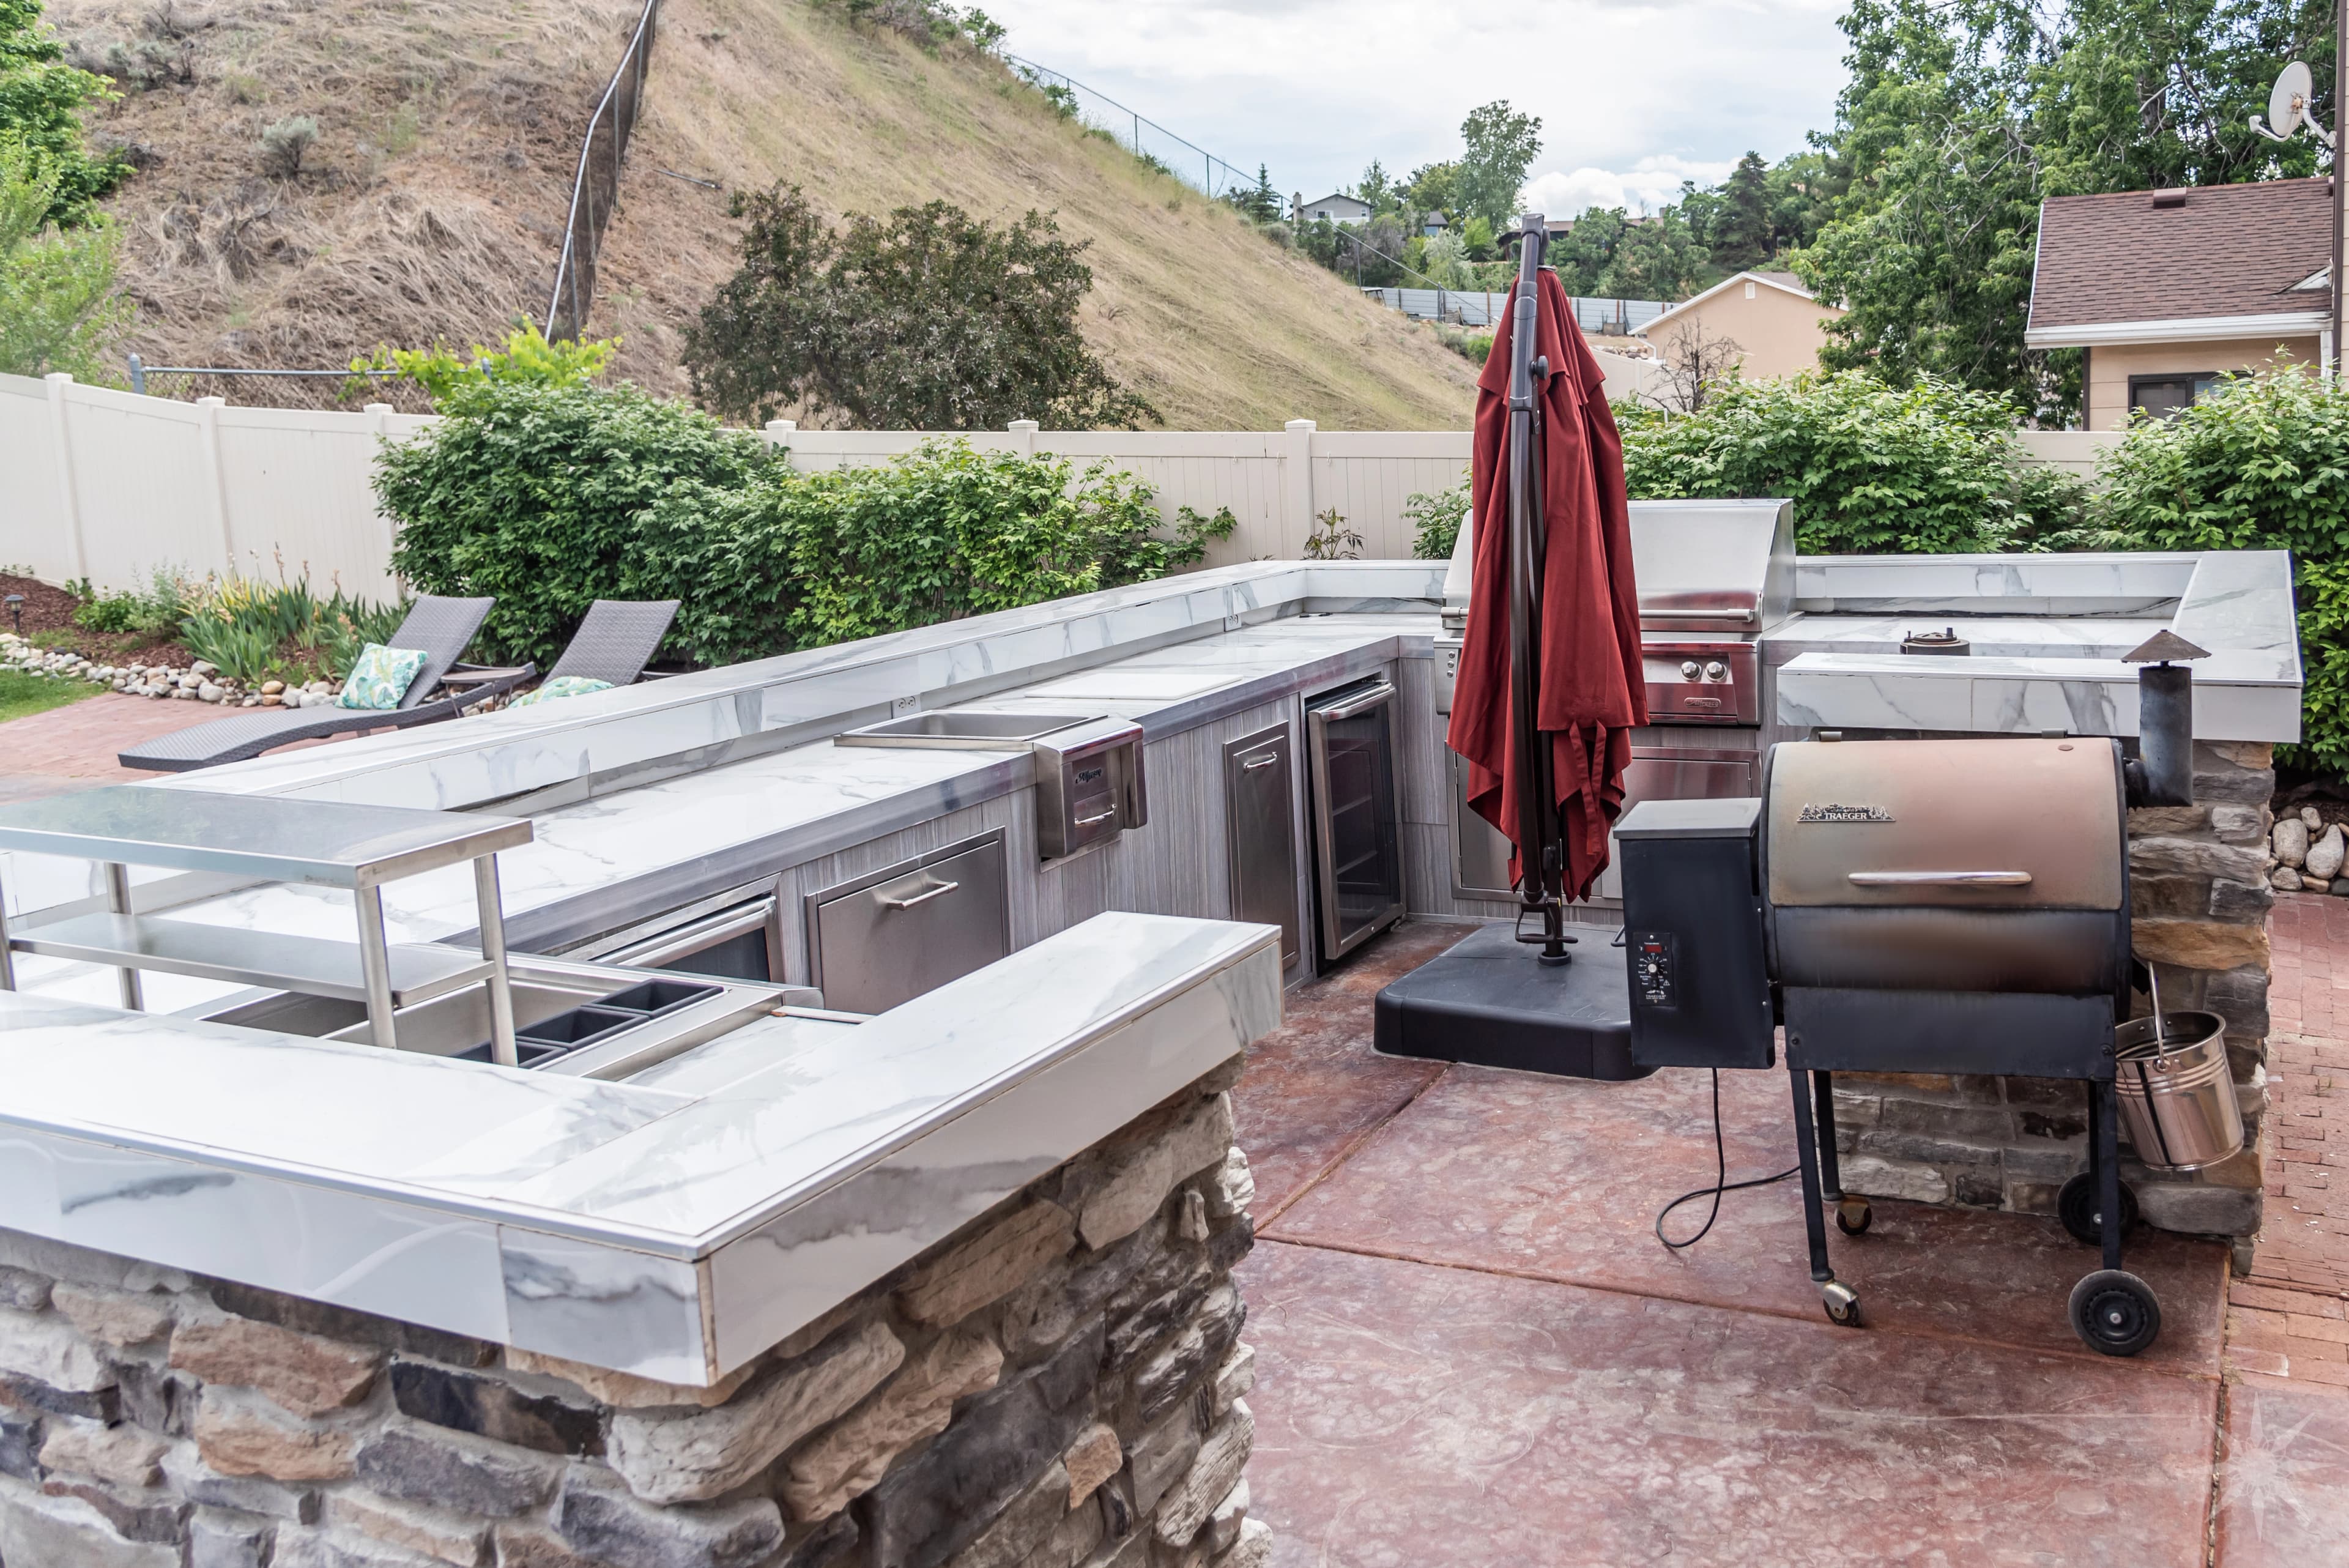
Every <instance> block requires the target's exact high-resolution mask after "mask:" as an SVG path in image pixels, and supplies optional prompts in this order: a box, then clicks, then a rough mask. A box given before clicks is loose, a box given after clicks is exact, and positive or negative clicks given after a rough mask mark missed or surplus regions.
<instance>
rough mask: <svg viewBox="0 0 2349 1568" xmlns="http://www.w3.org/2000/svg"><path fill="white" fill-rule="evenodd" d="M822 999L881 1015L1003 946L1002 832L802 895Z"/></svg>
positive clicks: (1007, 936) (1006, 947) (983, 963)
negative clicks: (804, 896)
mask: <svg viewBox="0 0 2349 1568" xmlns="http://www.w3.org/2000/svg"><path fill="white" fill-rule="evenodd" d="M807 928H808V971H809V978H810V979H812V981H814V982H815V984H816V985H817V986H818V987H819V988H820V989H821V990H822V991H823V1004H824V1006H826V1007H827V1008H831V1009H833V1010H834V1011H837V1012H885V1011H887V1010H888V1009H890V1008H892V1007H895V1006H896V1005H897V1004H898V1003H899V1002H907V1001H910V1000H912V999H913V998H915V997H916V996H919V995H921V994H922V993H923V992H927V991H934V990H936V988H937V987H939V986H941V985H944V984H945V983H946V982H947V981H950V980H956V979H959V978H960V977H961V976H963V975H966V974H968V973H970V972H971V971H973V970H976V969H984V968H986V967H987V966H988V964H991V963H993V962H994V961H996V960H997V959H999V958H1002V957H1003V956H1004V955H1005V954H1007V953H1009V951H1010V950H1011V911H1010V901H1009V893H1008V885H1007V882H1006V878H1005V872H1004V856H1003V835H1002V834H1001V833H1000V832H997V833H990V834H988V835H986V836H983V837H979V838H973V839H966V840H964V841H963V842H962V843H960V844H955V845H949V846H947V847H946V848H944V849H936V850H933V851H931V852H930V853H929V854H927V855H924V856H920V857H916V858H915V859H912V860H905V861H900V862H899V863H898V864H896V865H895V866H892V867H888V868H887V869H885V870H882V871H876V872H874V873H872V874H871V875H869V876H865V877H858V878H857V879H856V880H855V881H854V882H843V883H841V884H840V885H838V886H837V887H832V888H824V889H823V891H822V892H817V893H811V894H809V895H808V896H807Z"/></svg>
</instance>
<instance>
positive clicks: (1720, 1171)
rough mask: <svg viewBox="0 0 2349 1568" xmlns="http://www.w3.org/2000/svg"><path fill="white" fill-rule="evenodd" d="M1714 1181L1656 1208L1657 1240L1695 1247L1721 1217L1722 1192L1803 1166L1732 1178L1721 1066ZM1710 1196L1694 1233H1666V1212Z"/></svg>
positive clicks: (1716, 1076) (1716, 1084) (1762, 1183)
mask: <svg viewBox="0 0 2349 1568" xmlns="http://www.w3.org/2000/svg"><path fill="white" fill-rule="evenodd" d="M1800 1169H1802V1167H1801V1166H1799V1165H1790V1166H1788V1167H1787V1168H1785V1169H1784V1170H1782V1171H1780V1172H1779V1173H1778V1174H1777V1175H1775V1176H1757V1177H1755V1178H1754V1179H1753V1180H1751V1181H1732V1180H1730V1179H1729V1150H1728V1147H1727V1146H1726V1145H1724V1144H1723V1141H1722V1136H1721V1069H1720V1068H1718V1067H1715V1068H1713V1185H1712V1186H1711V1187H1700V1188H1698V1189H1696V1190H1695V1191H1693V1192H1683V1193H1682V1194H1681V1195H1680V1196H1679V1197H1678V1198H1675V1199H1672V1200H1671V1202H1670V1203H1667V1204H1665V1205H1664V1206H1663V1207H1662V1208H1661V1209H1659V1210H1656V1240H1657V1241H1661V1242H1662V1243H1663V1244H1664V1245H1665V1246H1666V1247H1669V1248H1670V1249H1671V1250H1672V1251H1675V1252H1677V1251H1681V1250H1682V1248H1684V1247H1693V1246H1695V1245H1696V1244H1697V1243H1698V1242H1699V1241H1703V1240H1704V1238H1705V1235H1706V1233H1707V1232H1709V1231H1712V1229H1713V1221H1714V1220H1718V1219H1720V1218H1721V1195H1722V1194H1723V1193H1724V1192H1740V1191H1743V1190H1744V1189H1746V1188H1748V1187H1767V1186H1769V1185H1770V1184H1771V1183H1772V1182H1774V1181H1784V1180H1785V1179H1786V1178H1788V1177H1790V1176H1792V1175H1794V1174H1795V1172H1796V1171H1798V1170H1800ZM1708 1196H1710V1197H1711V1198H1712V1199H1713V1210H1712V1211H1711V1212H1710V1213H1708V1214H1707V1215H1705V1217H1704V1223H1703V1224H1702V1225H1701V1226H1699V1227H1697V1232H1696V1234H1695V1235H1693V1236H1691V1237H1690V1238H1689V1239H1688V1240H1687V1241H1673V1240H1672V1239H1671V1237H1670V1236H1667V1235H1665V1234H1664V1216H1665V1215H1667V1214H1670V1213H1671V1211H1672V1210H1675V1209H1678V1208H1679V1207H1680V1206H1681V1205H1682V1204H1683V1203H1693V1202H1695V1201H1696V1200H1697V1199H1700V1198H1704V1197H1708Z"/></svg>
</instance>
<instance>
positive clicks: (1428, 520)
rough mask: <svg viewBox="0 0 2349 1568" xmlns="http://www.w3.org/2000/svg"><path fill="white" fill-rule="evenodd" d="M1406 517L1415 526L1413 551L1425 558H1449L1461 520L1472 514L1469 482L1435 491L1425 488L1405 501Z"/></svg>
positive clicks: (1457, 537)
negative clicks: (1430, 491) (1469, 511)
mask: <svg viewBox="0 0 2349 1568" xmlns="http://www.w3.org/2000/svg"><path fill="white" fill-rule="evenodd" d="M1402 515H1403V521H1404V522H1406V523H1409V524H1411V527H1412V541H1411V553H1412V554H1413V555H1414V556H1418V557H1419V558H1420V559H1421V560H1423V561H1448V560H1450V559H1451V558H1452V547H1453V545H1455V544H1456V543H1458V542H1459V538H1460V524H1462V523H1464V522H1465V521H1466V520H1467V517H1468V482H1467V481H1466V480H1462V481H1461V482H1460V483H1457V484H1455V485H1454V486H1453V487H1452V488H1451V489H1449V490H1439V491H1436V492H1434V493H1433V494H1431V493H1427V492H1425V491H1421V492H1417V493H1414V494H1413V495H1412V496H1411V498H1410V499H1409V500H1407V501H1405V502H1404V503H1403V504H1402Z"/></svg>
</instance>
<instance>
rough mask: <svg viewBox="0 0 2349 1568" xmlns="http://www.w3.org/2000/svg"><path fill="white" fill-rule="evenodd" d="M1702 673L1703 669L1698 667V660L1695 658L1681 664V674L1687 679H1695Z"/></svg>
mask: <svg viewBox="0 0 2349 1568" xmlns="http://www.w3.org/2000/svg"><path fill="white" fill-rule="evenodd" d="M1702 673H1703V671H1702V670H1701V669H1699V668H1698V665H1697V661H1696V660H1695V659H1690V660H1689V661H1688V662H1687V663H1685V664H1683V665H1682V666H1681V675H1682V678H1683V679H1685V680H1695V679H1696V678H1697V677H1698V676H1699V675H1701V674H1702Z"/></svg>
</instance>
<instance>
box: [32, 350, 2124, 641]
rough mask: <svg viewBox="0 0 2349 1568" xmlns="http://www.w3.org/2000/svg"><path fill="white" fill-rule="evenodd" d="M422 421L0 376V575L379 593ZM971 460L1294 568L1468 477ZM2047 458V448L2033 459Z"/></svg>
mask: <svg viewBox="0 0 2349 1568" xmlns="http://www.w3.org/2000/svg"><path fill="white" fill-rule="evenodd" d="M433 422H434V416H432V415H429V414H402V413H395V412H393V411H392V410H390V409H389V408H388V407H386V406H383V405H380V404H377V405H370V406H369V408H368V409H367V410H366V411H364V412H361V413H339V412H332V411H322V410H304V409H248V408H237V407H233V406H230V405H228V404H226V403H223V402H222V400H219V399H217V398H206V399H203V400H201V401H198V402H195V403H181V402H173V401H171V400H165V399H161V398H145V397H140V396H137V395H135V394H133V393H129V392H119V391H114V390H111V389H107V388H101V387H85V386H81V385H78V383H76V382H75V381H74V380H73V379H72V378H71V377H69V376H62V375H57V376H49V377H46V378H44V379H40V380H33V379H27V378H25V377H22V376H0V565H5V566H11V567H15V568H18V569H28V570H29V571H30V574H31V575H32V576H36V577H39V578H42V579H43V580H45V581H48V582H59V583H61V582H66V581H68V580H70V579H73V578H77V577H87V578H88V579H89V580H90V581H91V582H92V583H93V584H95V585H97V586H98V587H101V588H117V587H136V586H139V585H140V584H141V583H143V582H144V580H145V578H146V576H147V575H148V574H149V573H150V571H152V570H153V569H154V568H155V567H157V566H177V567H181V568H183V569H185V570H189V571H191V572H195V573H198V574H202V573H204V572H222V573H228V572H235V573H239V574H242V575H244V576H254V575H259V576H264V577H274V576H276V575H277V572H278V570H279V569H280V567H281V566H282V567H283V569H284V571H285V574H286V575H287V576H294V575H295V574H297V573H307V575H308V576H309V577H310V580H311V583H312V585H313V586H314V587H318V588H320V589H322V590H323V589H324V588H326V587H327V586H328V585H329V584H330V583H339V584H340V585H341V586H342V587H343V588H344V589H345V590H346V591H347V592H351V593H356V594H361V595H364V596H366V597H370V598H376V599H383V598H388V597H392V596H393V595H395V594H396V593H397V592H398V584H397V582H396V581H395V580H394V579H393V577H392V575H391V544H392V526H391V524H390V522H389V520H388V519H387V518H385V517H384V516H383V515H382V514H380V513H378V511H377V510H376V506H375V495H374V492H373V490H372V489H371V488H370V483H369V481H370V479H371V477H372V473H373V468H374V463H375V455H376V452H377V450H378V444H379V443H380V442H383V441H405V440H408V439H409V437H411V436H413V435H415V434H416V433H417V432H418V431H421V430H424V429H425V428H427V427H428V426H429V425H430V424H432V423H433ZM766 436H767V439H768V440H769V441H772V442H774V443H775V444H776V445H777V446H779V447H781V449H782V451H783V453H784V456H785V460H786V461H787V462H791V463H792V465H793V466H795V467H798V468H802V469H809V470H819V469H831V468H841V467H847V466H853V465H855V464H861V463H876V462H886V461H887V460H888V459H889V458H891V457H893V456H895V455H896V454H897V453H899V452H909V451H911V450H912V449H913V448H914V447H916V446H917V445H918V444H920V443H921V441H924V440H926V439H927V438H926V437H925V436H924V435H922V434H920V433H918V432H915V431H802V430H799V429H796V428H795V427H793V426H792V424H791V423H790V422H789V421H775V422H774V423H772V424H771V425H769V426H768V427H767V429H766ZM2021 439H2022V440H2023V443H2024V445H2025V448H2026V451H2027V452H2030V453H2031V454H2032V455H2033V457H2034V458H2035V459H2036V460H2037V461H2043V462H2057V463H2060V464H2062V465H2063V466H2066V467H2072V468H2075V469H2079V470H2084V471H2085V470H2089V469H2092V468H2093V466H2094V463H2095V459H2096V457H2097V456H2098V455H2099V454H2100V452H2101V451H2102V450H2103V449H2104V448H2105V447H2106V446H2107V445H2108V444H2109V443H2110V441H2113V440H2117V439H2118V437H2117V433H2116V432H2113V433H2110V434H2109V435H2108V434H2107V432H2101V431H2099V432H2095V433H2094V434H2089V433H2086V432H2076V431H2024V432H2023V435H2022V438H2021ZM968 440H969V441H971V443H972V444H973V445H974V446H977V447H979V448H981V449H983V450H992V451H1006V452H1022V453H1034V452H1051V453H1056V454H1059V455H1061V456H1065V457H1067V458H1069V459H1071V461H1073V462H1075V463H1076V464H1077V465H1078V466H1079V467H1080V468H1081V467H1083V466H1085V465H1086V464H1088V463H1091V462H1106V463H1108V464H1109V465H1110V466H1111V467H1112V468H1116V469H1123V470H1124V471H1126V472H1131V473H1133V474H1136V475H1139V476H1140V477H1141V478H1142V479H1143V480H1144V481H1146V482H1147V483H1149V484H1150V485H1151V486H1152V487H1153V488H1154V490H1155V491H1156V492H1157V497H1158V504H1159V507H1160V510H1161V511H1162V512H1163V513H1164V514H1165V515H1167V516H1168V517H1169V518H1170V519H1171V518H1172V517H1173V516H1174V513H1175V510H1176V509H1177V508H1179V507H1183V506H1190V507H1194V508H1195V509H1197V510H1198V511H1200V512H1203V513H1212V512H1214V511H1216V509H1217V508H1218V507H1226V506H1228V507H1229V508H1231V510H1232V514H1233V515H1234V516H1235V517H1237V518H1238V519H1239V528H1238V530H1237V532H1236V533H1235V534H1234V535H1233V536H1232V537H1231V538H1230V539H1228V540H1226V541H1224V542H1223V543H1221V544H1219V545H1215V546H1214V547H1213V548H1212V550H1211V552H1210V555H1209V557H1208V564H1209V565H1216V566H1219V565H1224V564H1227V563H1229V562H1232V561H1246V560H1257V559H1267V558H1269V559H1274V560H1295V559H1297V558H1299V556H1303V554H1304V553H1305V544H1306V538H1307V535H1308V534H1309V531H1310V530H1311V528H1312V527H1313V524H1314V519H1315V518H1317V517H1319V515H1321V514H1324V513H1326V512H1329V511H1330V510H1332V509H1335V510H1336V511H1337V512H1338V514H1340V516H1341V517H1343V518H1344V519H1345V526H1346V527H1347V528H1348V529H1349V530H1350V531H1351V532H1354V533H1357V534H1360V535H1361V536H1362V545H1361V554H1362V556H1364V557H1365V558H1367V559H1373V560H1376V559H1392V558H1399V557H1402V556H1409V555H1410V554H1411V553H1412V527H1411V524H1410V523H1409V522H1408V521H1407V520H1406V519H1405V517H1404V515H1403V508H1404V505H1405V504H1407V502H1408V501H1409V500H1410V498H1411V496H1412V495H1413V494H1414V493H1423V492H1434V491H1439V490H1444V489H1446V488H1448V487H1450V486H1452V485H1454V484H1456V483H1459V482H1460V479H1461V477H1462V476H1463V475H1464V473H1465V472H1467V467H1468V454H1469V435H1468V432H1467V431H1324V430H1319V429H1317V428H1316V427H1315V426H1314V424H1313V422H1312V421H1309V420H1294V421H1290V422H1289V423H1288V426H1287V427H1286V428H1284V429H1282V430H1279V431H1269V432H1259V431H1044V430H1040V429H1038V428H1037V427H1036V426H1035V425H1034V424H1033V423H1031V422H1029V421H1018V422H1015V423H1014V424H1013V425H1012V426H1011V428H1009V430H1005V431H980V432H978V433H975V434H973V435H971V436H969V437H968ZM2043 449H2044V450H2043Z"/></svg>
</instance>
